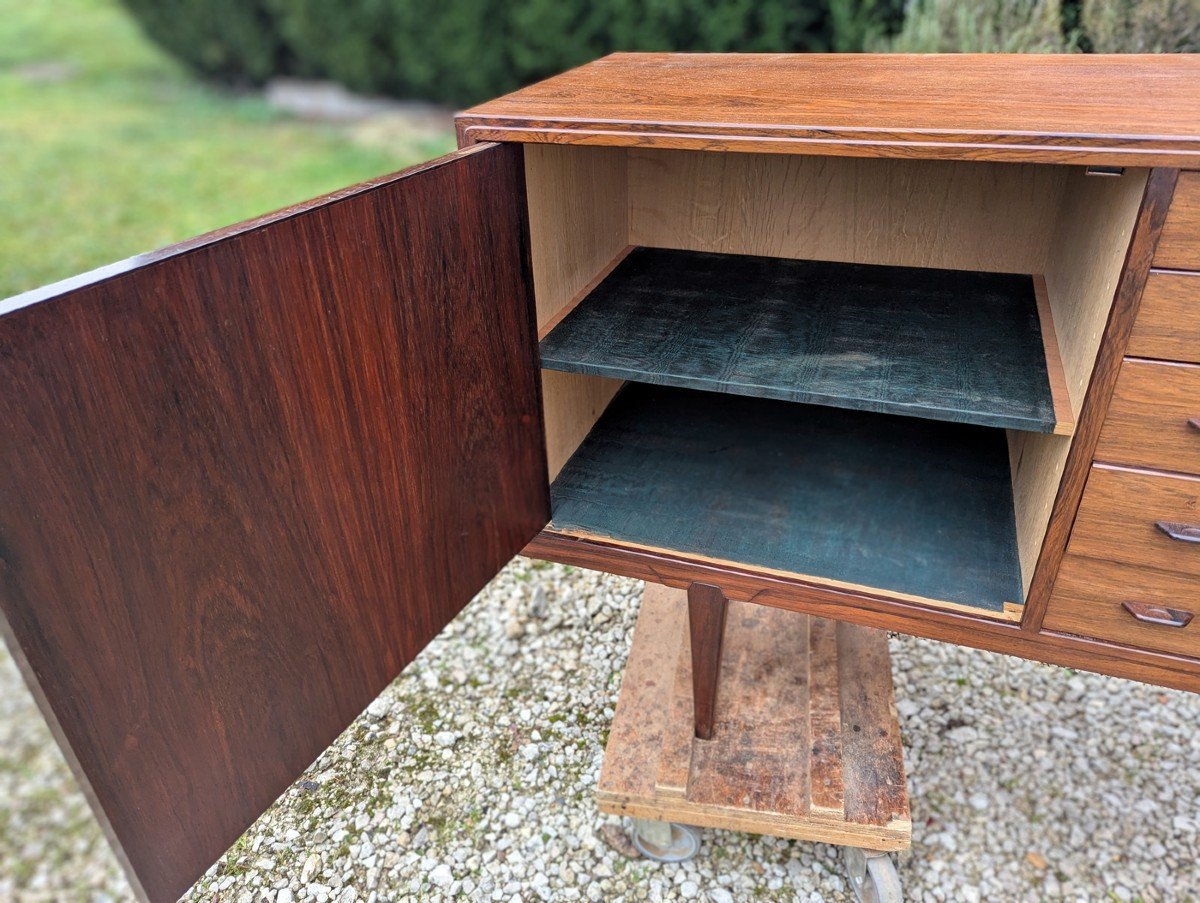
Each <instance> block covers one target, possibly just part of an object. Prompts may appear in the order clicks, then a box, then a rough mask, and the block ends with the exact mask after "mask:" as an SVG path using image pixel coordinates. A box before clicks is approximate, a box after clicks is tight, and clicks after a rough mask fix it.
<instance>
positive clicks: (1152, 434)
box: [1095, 360, 1200, 474]
mask: <svg viewBox="0 0 1200 903" xmlns="http://www.w3.org/2000/svg"><path fill="white" fill-rule="evenodd" d="M1196 418H1200V366H1198V365H1195V364H1172V363H1162V362H1159V361H1146V360H1126V361H1125V362H1124V363H1122V364H1121V372H1120V375H1119V376H1118V377H1117V386H1116V389H1115V390H1114V392H1113V396H1112V401H1111V402H1109V406H1108V416H1107V417H1105V418H1104V428H1103V429H1102V430H1101V431H1100V441H1099V443H1097V445H1096V453H1095V459H1096V460H1097V461H1102V462H1104V463H1106V464H1127V465H1132V466H1135V467H1148V468H1152V469H1154V470H1174V471H1180V472H1182V473H1192V474H1200V427H1198V426H1192V425H1191V421H1192V420H1194V419H1196Z"/></svg>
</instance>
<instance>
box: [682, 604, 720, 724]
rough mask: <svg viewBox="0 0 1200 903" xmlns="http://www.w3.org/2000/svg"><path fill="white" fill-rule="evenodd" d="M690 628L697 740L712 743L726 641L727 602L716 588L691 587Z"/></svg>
mask: <svg viewBox="0 0 1200 903" xmlns="http://www.w3.org/2000/svg"><path fill="white" fill-rule="evenodd" d="M687 594H688V628H689V632H690V634H691V640H692V705H693V707H694V710H695V716H694V717H695V732H696V737H697V738H699V739H701V740H710V739H712V733H713V717H714V715H715V714H716V710H717V683H718V681H719V678H720V674H721V644H722V642H723V641H724V639H725V611H726V609H727V608H728V601H729V600H727V599H726V598H725V594H724V593H723V592H721V590H719V589H718V588H717V587H715V586H710V585H709V584H707V583H693V584H692V585H691V586H689V587H688V591H687Z"/></svg>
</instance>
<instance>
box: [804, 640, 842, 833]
mask: <svg viewBox="0 0 1200 903" xmlns="http://www.w3.org/2000/svg"><path fill="white" fill-rule="evenodd" d="M809 620H810V626H809V652H808V655H809V664H808V699H809V702H808V721H809V799H810V800H811V808H812V811H813V812H814V813H816V814H821V815H828V816H829V817H831V818H841V817H842V816H844V814H845V811H846V806H845V781H844V780H843V777H842V700H841V695H840V694H839V692H838V663H837V662H838V638H837V622H835V621H827V620H825V619H824V618H810V619H809Z"/></svg>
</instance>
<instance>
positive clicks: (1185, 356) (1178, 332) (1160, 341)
mask: <svg viewBox="0 0 1200 903" xmlns="http://www.w3.org/2000/svg"><path fill="white" fill-rule="evenodd" d="M1126 353H1127V354H1130V355H1133V356H1135V357H1157V358H1162V359H1163V360H1168V361H1190V362H1192V363H1200V273H1160V272H1153V273H1151V274H1150V279H1149V280H1148V281H1147V282H1146V290H1145V292H1144V293H1143V294H1142V305H1141V308H1140V309H1139V310H1138V316H1137V321H1136V322H1135V323H1134V324H1133V335H1132V336H1131V337H1130V339H1129V349H1128V351H1127V352H1126Z"/></svg>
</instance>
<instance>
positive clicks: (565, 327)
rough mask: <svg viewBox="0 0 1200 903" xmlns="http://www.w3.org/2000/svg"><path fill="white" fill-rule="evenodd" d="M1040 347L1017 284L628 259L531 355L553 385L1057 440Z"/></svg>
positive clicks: (994, 277) (708, 258) (1059, 381)
mask: <svg viewBox="0 0 1200 903" xmlns="http://www.w3.org/2000/svg"><path fill="white" fill-rule="evenodd" d="M1047 311H1048V307H1047ZM1050 335H1051V337H1053V331H1052V330H1051V333H1050ZM1044 342H1045V336H1044V334H1043V331H1042V327H1041V319H1040V317H1039V311H1038V300H1037V294H1036V292H1035V289H1034V279H1033V278H1031V277H1030V276H1018V275H1008V274H996V273H977V272H968V271H963V270H957V271H956V270H934V269H923V268H916V267H890V266H869V265H863V264H846V263H829V262H822V261H812V260H789V259H786V258H779V257H751V256H748V255H741V254H706V253H700V252H696V251H676V250H664V249H658V248H636V249H634V250H633V251H632V252H631V253H630V254H629V255H628V256H627V257H626V258H625V259H624V260H623V261H622V262H621V263H620V264H619V265H618V266H617V267H616V268H615V269H614V270H613V271H612V272H611V273H610V274H609V275H608V276H607V277H606V278H605V279H603V280H602V281H601V282H600V283H599V284H598V285H596V287H595V288H593V289H592V291H591V292H590V294H588V296H587V297H586V298H585V299H583V301H582V302H581V303H580V304H579V305H578V306H576V307H575V309H574V310H572V311H571V312H570V313H569V314H567V316H566V317H565V318H564V319H563V320H562V322H561V323H559V324H558V325H557V326H556V327H555V328H554V329H553V330H552V331H551V332H550V333H549V335H547V336H546V337H545V338H544V339H542V341H541V355H542V366H543V367H546V368H549V369H551V370H564V371H569V372H576V373H587V374H591V375H593V376H606V377H611V378H616V379H626V380H634V381H638V382H646V383H654V384H657V385H669V386H680V387H683V388H691V389H705V390H708V391H713V392H729V393H732V394H736V395H747V396H752V397H758V398H776V399H780V400H785V401H800V402H806V403H809V404H825V405H831V406H834V407H842V408H849V409H853V410H860V411H877V412H883V413H893V414H905V415H908V416H913V417H927V418H931V419H935V420H946V421H951V422H956V423H978V424H982V425H984V426H996V427H1007V428H1012V429H1021V430H1033V431H1036V432H1046V433H1049V432H1064V433H1069V432H1070V430H1071V425H1072V419H1071V415H1070V412H1069V401H1067V400H1066V399H1065V397H1064V398H1063V399H1062V401H1061V402H1060V404H1062V405H1065V408H1064V407H1060V411H1062V413H1063V417H1064V420H1063V421H1062V422H1060V421H1059V420H1058V419H1057V417H1056V410H1055V398H1054V396H1053V394H1052V392H1051V380H1050V375H1049V371H1048V368H1047V352H1046V347H1045V344H1044ZM1052 359H1053V361H1054V362H1055V363H1056V365H1057V369H1056V373H1055V385H1057V386H1058V388H1059V390H1060V394H1063V395H1064V396H1065V380H1064V379H1063V378H1062V373H1061V370H1062V368H1061V362H1060V361H1059V356H1058V349H1057V348H1055V349H1054V350H1053V357H1052Z"/></svg>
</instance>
